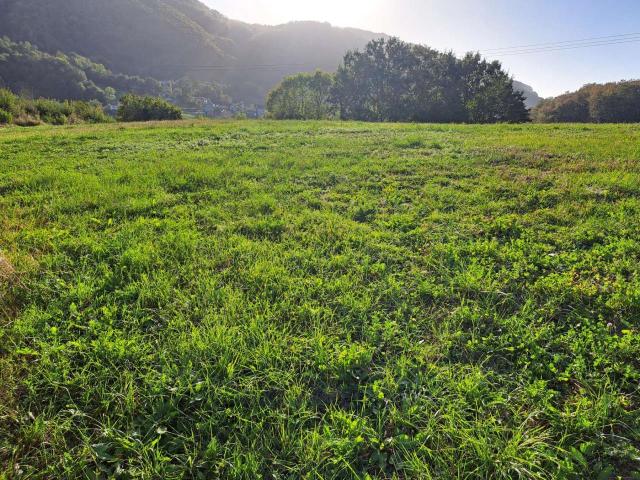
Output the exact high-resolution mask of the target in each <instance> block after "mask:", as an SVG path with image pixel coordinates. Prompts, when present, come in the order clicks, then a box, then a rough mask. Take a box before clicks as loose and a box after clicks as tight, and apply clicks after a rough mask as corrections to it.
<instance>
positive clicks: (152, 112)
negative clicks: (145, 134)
mask: <svg viewBox="0 0 640 480" xmlns="http://www.w3.org/2000/svg"><path fill="white" fill-rule="evenodd" d="M116 118H117V119H118V121H120V122H147V121H150V120H180V119H182V110H180V108H178V107H176V106H175V105H172V104H171V103H169V102H167V101H166V100H163V99H162V98H158V97H141V96H138V95H132V94H128V95H125V96H124V97H122V98H121V99H120V107H118V114H117V116H116Z"/></svg>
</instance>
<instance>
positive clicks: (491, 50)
mask: <svg viewBox="0 0 640 480" xmlns="http://www.w3.org/2000/svg"><path fill="white" fill-rule="evenodd" d="M638 36H640V32H638V33H623V34H620V35H606V36H603V37H589V38H582V39H579V40H565V41H561V42H546V43H532V44H529V45H514V46H512V47H502V48H487V49H485V50H482V52H483V53H496V52H502V51H505V50H521V49H528V48H533V47H559V46H562V45H566V46H569V45H571V44H577V43H584V42H587V43H590V42H593V41H598V40H610V39H611V40H613V39H621V40H624V39H625V37H638Z"/></svg>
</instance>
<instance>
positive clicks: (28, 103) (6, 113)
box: [0, 89, 112, 127]
mask: <svg viewBox="0 0 640 480" xmlns="http://www.w3.org/2000/svg"><path fill="white" fill-rule="evenodd" d="M110 121H112V119H111V118H110V117H109V116H108V115H106V114H105V113H104V110H103V109H102V105H101V104H100V103H99V102H96V101H91V102H84V101H64V102H59V101H57V100H49V99H46V98H39V99H37V100H31V99H28V98H23V97H19V96H17V95H15V94H13V93H12V92H11V91H10V90H6V89H0V124H8V123H13V124H15V125H19V126H22V127H33V126H35V125H41V124H42V123H49V124H51V125H67V124H72V123H106V122H110Z"/></svg>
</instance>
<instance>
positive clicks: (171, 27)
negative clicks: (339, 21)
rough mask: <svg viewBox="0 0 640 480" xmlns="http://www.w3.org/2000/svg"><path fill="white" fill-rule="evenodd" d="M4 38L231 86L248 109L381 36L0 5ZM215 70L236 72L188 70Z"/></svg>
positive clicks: (28, 1)
mask: <svg viewBox="0 0 640 480" xmlns="http://www.w3.org/2000/svg"><path fill="white" fill-rule="evenodd" d="M1 35H5V36H7V37H9V38H10V39H11V40H13V41H28V42H31V43H33V44H34V45H36V46H37V47H38V48H39V49H41V50H43V51H45V52H47V53H51V54H55V53H57V52H59V51H60V52H64V53H67V54H69V53H71V52H74V53H78V54H80V55H83V56H85V57H88V58H90V59H91V60H93V61H94V62H97V63H100V64H103V65H105V66H106V67H107V68H108V69H110V70H112V71H114V72H117V73H126V74H129V75H140V76H149V77H153V78H156V79H160V80H163V79H175V78H180V77H182V76H183V75H185V74H188V75H190V76H192V77H194V78H196V79H199V80H205V81H216V82H222V83H226V84H228V85H229V88H228V92H229V93H231V94H232V95H234V96H235V97H241V99H244V100H245V101H251V102H262V101H263V100H264V96H265V94H266V93H267V91H268V90H269V89H270V88H271V87H273V86H274V85H275V84H276V83H277V82H278V81H279V80H280V79H281V78H282V77H283V76H285V75H288V74H291V73H295V72H297V71H300V70H301V69H309V70H313V69H316V68H326V69H335V67H336V66H337V64H338V62H339V60H340V59H341V58H342V55H343V54H344V53H345V52H346V51H347V50H349V49H353V48H358V47H362V46H363V45H364V44H366V43H367V41H369V40H370V39H372V38H375V37H379V36H381V35H380V34H376V33H372V32H365V31H361V30H356V29H341V28H333V27H331V26H330V25H328V24H322V23H313V22H309V23H304V24H303V23H293V24H288V25H281V26H276V27H266V26H260V25H248V24H244V23H242V22H237V21H233V20H229V19H227V18H226V17H224V16H223V15H221V14H220V13H218V12H216V11H214V10H211V9H209V8H208V7H206V6H205V5H204V4H202V3H200V2H199V1H197V0H135V1H132V0H109V1H108V2H105V1H103V0H0V36H1ZM283 63H285V64H288V65H290V66H288V67H279V68H275V69H269V70H267V71H264V70H257V71H256V70H250V71H249V73H250V75H248V74H247V73H248V71H247V69H246V67H247V66H252V65H256V64H258V65H265V64H267V65H271V64H283ZM212 65H225V66H233V67H234V70H229V69H206V68H205V69H192V68H190V67H192V66H198V67H202V66H212ZM248 77H249V78H248Z"/></svg>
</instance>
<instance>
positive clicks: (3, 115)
mask: <svg viewBox="0 0 640 480" xmlns="http://www.w3.org/2000/svg"><path fill="white" fill-rule="evenodd" d="M12 122H13V115H12V114H11V112H7V111H6V110H0V125H3V124H7V123H12Z"/></svg>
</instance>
